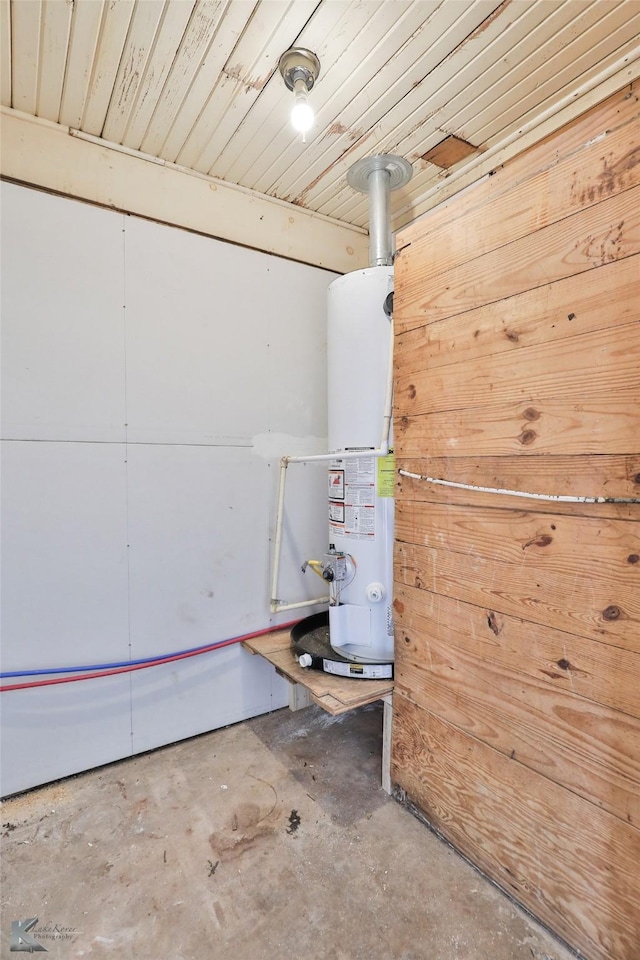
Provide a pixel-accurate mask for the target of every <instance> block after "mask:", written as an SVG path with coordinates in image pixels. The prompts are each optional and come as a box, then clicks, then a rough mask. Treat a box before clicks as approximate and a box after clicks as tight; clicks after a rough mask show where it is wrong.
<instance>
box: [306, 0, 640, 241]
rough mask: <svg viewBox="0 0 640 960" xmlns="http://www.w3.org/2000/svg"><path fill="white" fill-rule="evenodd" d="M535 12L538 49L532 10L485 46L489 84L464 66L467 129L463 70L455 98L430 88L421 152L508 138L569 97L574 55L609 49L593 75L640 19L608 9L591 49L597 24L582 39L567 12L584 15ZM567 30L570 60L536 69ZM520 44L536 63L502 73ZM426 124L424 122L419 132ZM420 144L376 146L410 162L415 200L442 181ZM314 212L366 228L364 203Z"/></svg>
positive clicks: (562, 10)
mask: <svg viewBox="0 0 640 960" xmlns="http://www.w3.org/2000/svg"><path fill="white" fill-rule="evenodd" d="M537 6H538V11H542V12H545V11H546V12H547V13H549V17H548V20H546V21H544V22H542V21H541V26H542V25H543V26H544V27H545V30H546V37H547V43H546V44H542V45H541V46H540V47H539V48H538V47H537V46H536V41H538V42H540V38H539V36H536V34H535V33H534V32H533V31H532V32H530V30H531V22H530V21H529V19H528V17H529V15H530V14H532V13H533V12H534V7H533V5H532V6H531V8H530V9H529V10H528V11H527V17H524V18H520V20H519V21H517V22H515V21H514V22H513V23H512V24H510V25H509V26H508V27H507V28H506V29H505V30H504V34H503V35H502V36H500V37H498V38H496V39H495V40H494V41H493V42H492V43H491V44H490V45H489V46H488V47H487V59H488V55H489V54H491V60H490V61H489V62H490V64H496V65H497V68H496V70H495V80H494V70H493V69H492V67H491V66H490V67H489V68H488V69H487V70H485V71H484V72H483V73H482V74H480V72H479V71H478V70H477V67H474V65H473V64H472V65H471V69H472V70H475V72H477V73H478V78H477V80H476V81H474V90H475V91H476V92H477V95H476V96H475V98H474V101H473V102H474V103H475V105H476V107H475V112H474V109H473V107H470V108H469V109H470V116H472V117H473V121H469V123H468V125H463V124H462V123H460V122H459V119H460V112H459V111H458V112H457V106H458V105H459V104H461V103H462V104H464V103H465V102H468V100H469V94H468V92H467V84H466V83H465V82H464V81H465V79H466V74H465V73H464V71H463V72H462V73H461V76H460V78H459V79H460V80H461V81H463V82H462V83H461V84H459V91H458V92H457V94H456V95H451V96H448V93H449V91H450V86H447V85H446V84H439V83H438V84H436V87H437V88H438V92H437V93H436V97H440V99H444V100H445V101H446V102H444V103H443V105H442V106H441V107H440V108H439V109H438V112H437V113H435V112H434V115H433V118H432V119H433V122H434V123H435V130H434V132H432V133H431V134H430V136H429V139H428V141H426V144H428V145H427V146H426V149H428V148H429V147H430V146H432V145H433V143H435V142H437V140H438V138H441V136H442V132H447V133H452V134H455V135H457V136H460V137H462V138H463V139H465V140H469V141H471V142H472V143H474V144H476V145H478V146H479V147H480V148H481V149H488V148H489V147H491V146H493V145H494V144H495V143H498V142H500V141H501V140H502V139H504V137H506V136H508V135H509V134H510V133H512V132H513V131H514V129H517V127H518V125H521V124H523V123H524V122H526V121H528V120H529V119H530V118H531V117H532V116H534V115H535V114H536V113H537V112H539V111H540V109H541V108H544V107H546V106H547V102H548V101H550V100H552V99H553V97H558V96H560V95H566V94H567V93H568V92H569V91H570V89H571V86H573V87H576V86H578V85H580V84H581V83H583V82H584V80H585V72H584V71H583V70H581V69H580V68H581V66H582V62H581V60H580V59H579V58H580V57H581V56H591V58H592V59H594V58H595V56H594V51H596V50H597V49H598V48H600V49H601V50H609V51H611V52H610V53H609V56H608V57H606V58H604V59H602V60H598V61H597V63H596V64H595V66H593V67H592V73H597V72H598V71H600V70H602V69H603V67H606V66H607V64H608V63H610V62H612V61H613V60H614V59H615V58H616V57H618V56H619V55H620V51H621V48H620V47H619V46H618V41H619V33H620V31H622V32H623V33H624V34H625V35H626V36H628V35H629V33H631V34H632V35H636V36H637V31H634V29H633V24H634V23H636V22H637V23H638V26H640V20H638V19H637V18H638V17H639V16H640V11H638V13H636V15H635V16H633V17H632V18H631V20H630V19H629V17H628V16H627V13H628V12H629V11H628V4H627V3H620V2H617V3H615V4H613V3H612V4H611V6H610V12H609V14H608V16H609V19H610V20H611V18H612V17H615V20H614V21H613V23H614V24H618V30H617V31H616V32H615V33H613V34H612V35H608V34H605V35H604V36H603V38H602V41H601V44H598V43H597V38H594V37H593V36H592V35H591V33H592V32H593V30H597V29H598V24H597V23H596V24H591V26H592V27H593V30H592V31H591V33H590V34H588V35H587V34H586V31H584V33H583V31H582V29H581V30H576V26H575V14H576V12H578V13H579V15H580V18H581V19H582V17H583V16H584V12H585V11H584V10H579V11H576V9H575V8H574V9H573V11H571V12H572V17H571V18H570V19H569V20H568V19H567V13H568V5H567V4H564V3H562V4H555V5H552V4H551V3H547V2H544V3H540V4H538V5H537ZM553 6H555V10H553V9H552V8H553ZM623 8H626V9H623ZM592 13H593V11H592ZM522 21H524V22H522ZM584 25H585V24H584V21H582V23H581V24H580V26H581V27H583V26H584ZM516 28H517V32H516ZM571 28H572V35H573V36H575V34H576V33H577V37H576V39H574V40H573V43H574V45H575V51H576V61H575V62H574V61H572V62H571V63H570V64H568V65H567V66H566V67H565V68H564V70H560V69H558V70H557V71H554V70H553V69H551V70H545V68H544V64H545V63H546V62H547V61H549V60H551V58H552V56H555V57H561V52H560V51H562V50H563V49H565V48H566V45H567V44H568V43H569V42H570V40H569V37H568V36H565V32H566V31H568V30H570V29H571ZM557 33H560V34H561V35H562V40H560V41H556V36H557ZM562 41H564V42H562ZM524 43H526V44H527V50H528V51H529V53H531V55H532V57H535V59H536V61H541V62H540V63H539V65H538V67H537V68H536V69H535V70H533V69H532V70H531V71H530V70H529V63H530V60H529V59H528V58H527V57H525V56H524V55H522V56H521V58H520V60H518V61H517V62H516V66H515V67H514V68H513V69H512V70H511V71H510V72H509V73H508V74H505V73H504V70H503V66H502V65H503V62H504V60H505V59H506V58H507V57H508V51H509V49H510V48H511V49H517V47H518V45H520V46H521V45H523V44H524ZM633 43H634V41H632V40H629V41H628V42H627V45H628V46H629V47H631V46H633ZM553 47H555V48H556V49H555V52H553V53H552V49H553ZM558 47H559V50H558ZM612 48H613V49H612ZM532 65H533V64H532ZM545 77H546V80H545ZM483 88H484V89H483ZM500 90H504V93H503V95H502V96H500V95H499V91H500ZM424 105H425V109H427V111H429V112H430V111H431V110H432V105H433V100H432V99H426V100H425V102H424ZM501 106H502V107H503V108H504V111H505V112H504V113H502V112H500V107H501ZM426 126H427V125H426V124H425V128H426ZM423 146H425V144H424V143H423V144H420V143H417V142H416V133H415V131H412V133H411V135H410V136H409V137H408V138H405V139H404V140H401V141H400V142H396V143H395V144H392V143H389V142H388V141H387V142H385V143H384V144H383V148H384V149H385V150H388V151H390V152H397V153H399V154H400V155H402V156H404V157H406V158H407V159H408V160H410V161H411V162H412V163H413V164H414V177H413V180H412V184H411V193H412V194H414V195H415V196H416V197H418V196H420V195H421V194H422V193H423V192H425V191H426V190H427V189H429V187H431V186H432V185H433V184H434V183H436V182H437V181H438V179H441V178H442V177H444V176H446V174H444V173H443V172H442V171H437V170H435V171H434V169H433V167H432V165H431V164H428V163H426V162H425V161H424V160H422V159H421V158H420V154H421V153H422V152H426V150H423V149H422V147H423ZM322 209H323V212H327V210H329V209H330V210H331V215H332V216H333V217H336V218H338V219H344V220H346V221H348V222H352V223H356V224H359V225H362V224H364V223H366V216H367V208H366V204H362V202H361V201H358V200H357V199H356V198H353V199H351V200H349V199H346V200H345V202H344V203H343V204H342V205H341V206H339V207H338V206H332V207H323V208H322ZM394 209H395V210H396V211H398V210H400V209H401V202H400V198H396V201H395V203H394Z"/></svg>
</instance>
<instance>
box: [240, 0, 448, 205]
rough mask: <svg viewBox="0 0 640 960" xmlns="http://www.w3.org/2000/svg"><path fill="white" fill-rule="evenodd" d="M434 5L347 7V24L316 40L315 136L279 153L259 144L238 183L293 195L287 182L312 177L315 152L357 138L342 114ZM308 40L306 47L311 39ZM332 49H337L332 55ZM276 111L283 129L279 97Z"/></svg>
mask: <svg viewBox="0 0 640 960" xmlns="http://www.w3.org/2000/svg"><path fill="white" fill-rule="evenodd" d="M439 3H440V0H421V2H420V3H419V4H418V3H403V4H400V5H399V6H398V7H397V8H392V7H390V6H389V5H388V4H384V3H369V4H366V3H357V4H353V5H352V7H351V9H350V11H349V17H348V19H347V22H346V23H343V22H340V23H338V24H336V26H335V28H334V30H332V31H331V32H329V33H328V34H327V35H326V36H324V37H322V38H321V39H320V40H319V42H318V47H317V50H318V55H319V57H320V62H321V64H323V66H325V67H326V69H325V72H324V75H323V73H322V71H321V81H319V84H318V87H316V88H315V90H314V91H313V92H312V94H311V96H310V100H311V101H312V102H313V103H314V105H315V109H316V126H315V128H314V129H315V130H318V131H320V133H319V134H316V133H314V131H311V132H310V133H309V135H308V136H307V140H308V142H307V144H306V145H302V138H301V137H300V136H299V135H298V136H295V135H294V136H292V137H290V138H289V143H288V145H287V146H286V147H285V148H284V149H278V144H277V143H274V142H271V143H265V144H264V147H265V149H264V150H263V151H262V153H260V154H258V155H256V156H252V157H251V158H250V162H249V163H248V164H247V162H246V161H245V168H244V171H243V172H242V175H243V178H244V182H246V184H247V185H248V186H250V187H251V189H253V190H258V191H259V192H261V193H269V194H272V195H275V196H282V197H285V196H288V195H291V196H295V188H294V187H293V186H292V182H293V181H294V178H295V175H296V171H297V170H299V171H300V173H301V174H302V175H303V177H304V178H305V180H306V178H308V177H313V176H314V175H315V173H314V170H313V169H312V167H313V162H314V159H315V156H316V155H317V154H318V153H319V152H320V151H322V150H323V149H326V148H327V146H328V145H329V144H332V143H334V142H335V141H336V139H338V138H340V139H342V140H343V141H344V142H345V143H346V144H349V143H353V142H354V140H357V139H359V138H360V136H361V135H362V131H361V130H359V129H357V128H354V127H353V126H351V127H350V128H347V127H346V122H347V121H348V116H347V114H348V110H349V108H350V106H351V104H352V102H353V100H354V98H355V97H356V96H357V94H358V93H359V91H361V90H362V89H363V88H364V87H365V86H366V85H367V83H368V82H370V81H371V79H372V78H373V77H375V76H376V74H377V72H378V71H379V70H380V69H381V68H382V67H383V66H384V64H385V63H386V62H387V60H388V59H389V55H390V51H392V50H394V49H397V48H398V47H399V46H401V45H402V44H404V43H405V42H406V40H408V39H409V38H410V37H411V36H412V34H413V33H414V32H415V31H416V30H419V29H420V27H421V25H422V24H423V23H424V19H425V14H426V13H428V12H429V9H430V8H432V9H433V8H435V7H437V6H438V5H439ZM420 8H422V9H420ZM336 31H339V42H337V41H336V37H335V33H336ZM308 42H309V43H312V42H313V38H309V40H308ZM336 51H339V55H338V56H336ZM278 92H280V91H278ZM285 92H286V91H285ZM373 95H374V94H373V91H369V96H373ZM290 96H291V95H290V94H289V97H290ZM278 109H279V110H280V111H282V113H281V116H283V118H284V119H285V123H286V124H287V126H289V113H290V107H289V103H288V102H287V99H285V100H284V102H283V100H282V97H280V98H279V103H278ZM340 118H342V119H340ZM289 129H290V130H291V127H290V126H289ZM301 145H302V146H303V149H301Z"/></svg>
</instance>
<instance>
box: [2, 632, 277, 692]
mask: <svg viewBox="0 0 640 960" xmlns="http://www.w3.org/2000/svg"><path fill="white" fill-rule="evenodd" d="M288 626H291V624H286V623H283V624H280V625H279V626H278V627H275V628H273V627H272V628H269V629H270V630H274V629H286V628H287V627H288ZM269 629H268V630H259V631H256V632H255V633H247V634H243V635H241V636H239V637H232V638H231V640H237V641H238V643H240V642H241V641H242V640H245V639H246V640H249V639H250V638H252V637H255V636H256V635H259V634H261V633H267V632H269ZM229 642H230V641H229V640H220V641H218V642H217V643H207V644H204V646H201V647H190V648H189V649H187V650H175V651H174V652H173V653H160V654H157V655H156V656H155V657H143V658H142V659H141V660H116V661H114V662H113V663H90V664H86V665H85V666H81V667H46V668H43V669H41V670H8V671H7V672H6V673H0V680H10V679H15V678H17V677H46V676H51V675H53V674H62V673H91V672H93V671H96V670H118V669H120V668H121V667H137V666H139V665H141V664H144V663H158V664H161V663H162V661H163V660H169V659H171V658H175V657H186V656H187V655H188V654H197V653H207V652H208V651H209V650H215V649H216V647H220V646H228V645H229Z"/></svg>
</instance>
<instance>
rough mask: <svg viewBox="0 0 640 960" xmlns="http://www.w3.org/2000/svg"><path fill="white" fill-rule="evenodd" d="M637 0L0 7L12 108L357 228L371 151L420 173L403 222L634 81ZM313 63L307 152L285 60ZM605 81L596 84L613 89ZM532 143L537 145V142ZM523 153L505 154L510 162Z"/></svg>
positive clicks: (30, 0)
mask: <svg viewBox="0 0 640 960" xmlns="http://www.w3.org/2000/svg"><path fill="white" fill-rule="evenodd" d="M639 35H640V0H11V2H10V0H0V55H1V59H2V63H1V65H0V78H1V94H2V103H3V104H4V105H5V106H8V107H11V108H13V109H14V110H18V111H21V112H22V113H26V114H30V115H32V116H34V117H40V118H42V119H44V120H47V121H52V122H54V123H55V122H58V123H60V124H62V125H63V126H65V127H70V128H72V129H74V130H77V131H80V134H87V135H92V136H95V137H98V138H101V139H102V140H103V141H105V142H106V143H109V144H111V145H118V144H121V145H122V146H123V148H126V149H128V150H133V151H140V152H142V153H143V154H145V155H148V156H149V157H151V158H157V159H158V160H160V161H161V162H162V161H165V162H170V163H177V164H179V165H180V166H181V167H183V168H186V169H188V170H189V169H190V170H193V171H194V172H195V173H197V174H198V175H202V174H204V175H209V176H213V177H215V178H218V179H223V180H225V181H227V182H228V183H230V184H232V185H237V186H239V187H241V188H243V189H246V190H250V191H252V192H253V193H255V194H258V195H262V196H268V197H271V198H274V199H276V200H282V201H287V202H290V203H294V204H296V205H298V206H301V207H305V208H306V209H308V210H310V211H314V212H316V213H319V214H322V215H324V216H327V217H329V218H333V219H337V220H340V221H342V222H343V223H348V224H354V225H356V226H358V227H365V226H366V225H367V222H368V202H367V198H366V197H364V196H363V195H361V194H358V193H356V192H355V191H353V190H352V189H351V188H350V187H348V185H347V182H346V174H347V171H348V169H349V167H350V166H351V165H352V164H353V163H354V162H355V161H356V160H358V159H360V158H361V157H366V156H370V155H371V154H374V153H381V152H389V153H399V154H400V155H401V156H404V157H406V158H407V159H408V160H409V161H410V162H412V163H413V165H414V177H413V179H412V181H411V183H410V184H408V185H407V186H406V187H404V188H403V190H402V191H401V192H398V193H394V194H393V195H392V211H393V213H394V215H395V216H396V217H397V218H398V222H400V221H402V222H406V221H407V218H408V217H410V216H411V211H412V209H414V208H416V207H418V206H420V209H421V210H424V208H425V203H428V202H431V200H430V199H429V198H432V201H433V203H435V202H437V197H438V196H439V195H440V193H441V192H442V190H441V189H440V187H441V186H442V185H443V180H445V179H446V178H447V177H448V176H453V178H454V179H453V181H451V182H455V181H456V179H457V178H458V177H459V175H460V173H461V171H463V170H464V169H465V167H468V169H469V171H471V170H473V169H475V161H476V160H477V155H475V156H474V155H471V156H470V157H468V158H466V159H464V158H462V159H459V160H457V161H455V162H453V164H452V166H451V167H450V168H449V169H448V170H443V169H441V168H439V167H437V166H435V165H434V164H432V163H429V162H428V161H426V160H424V159H422V158H423V156H424V154H425V153H427V152H428V151H429V150H430V149H432V148H433V147H434V146H435V145H436V144H438V143H440V142H441V141H443V140H444V139H445V138H446V137H449V136H454V137H458V138H460V139H462V140H465V141H468V142H470V143H472V144H473V145H474V146H476V147H478V149H479V153H487V152H488V157H489V158H490V157H491V156H492V155H493V154H496V153H498V152H499V151H501V150H503V149H504V144H511V143H512V142H513V141H514V140H515V138H516V137H517V136H518V135H519V134H520V133H521V131H522V130H525V131H527V135H529V133H530V132H531V131H533V130H534V129H535V128H536V127H537V126H538V125H540V124H541V123H542V122H543V121H544V122H545V123H546V122H547V118H549V117H551V116H553V114H554V113H555V112H557V111H558V109H559V108H560V106H561V105H565V104H569V103H571V102H572V98H574V97H575V98H576V102H578V103H579V101H580V97H581V96H583V95H585V96H586V95H590V94H589V91H590V85H591V87H592V86H594V85H597V84H598V83H599V82H605V81H606V79H607V77H608V76H609V75H610V74H612V73H615V71H616V70H618V69H622V66H620V65H621V64H623V63H624V60H623V59H622V58H623V57H626V58H627V60H628V62H629V64H632V65H633V71H632V73H633V77H635V76H637V75H638V73H640V46H639V43H638V36H639ZM292 45H301V46H307V47H309V48H310V49H311V50H313V51H314V52H315V53H317V54H318V56H319V57H320V61H321V70H320V77H319V79H318V82H317V83H316V85H315V87H314V89H313V91H312V93H311V97H310V99H311V102H312V104H313V106H314V109H315V110H316V124H315V126H314V129H313V130H312V131H311V133H310V134H309V135H308V137H307V139H308V142H307V143H303V142H302V138H301V137H300V136H299V135H296V134H295V132H294V131H293V130H292V128H291V125H290V120H289V117H290V111H291V106H292V104H293V98H292V95H291V93H290V92H289V91H288V90H287V89H286V88H285V85H284V82H283V81H282V78H281V76H280V74H279V71H278V60H279V57H280V55H281V54H282V53H283V52H284V50H286V49H287V48H288V47H290V46H292ZM603 78H604V79H603ZM532 135H533V134H532ZM515 150H516V147H515V146H514V148H513V151H514V152H515Z"/></svg>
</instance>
